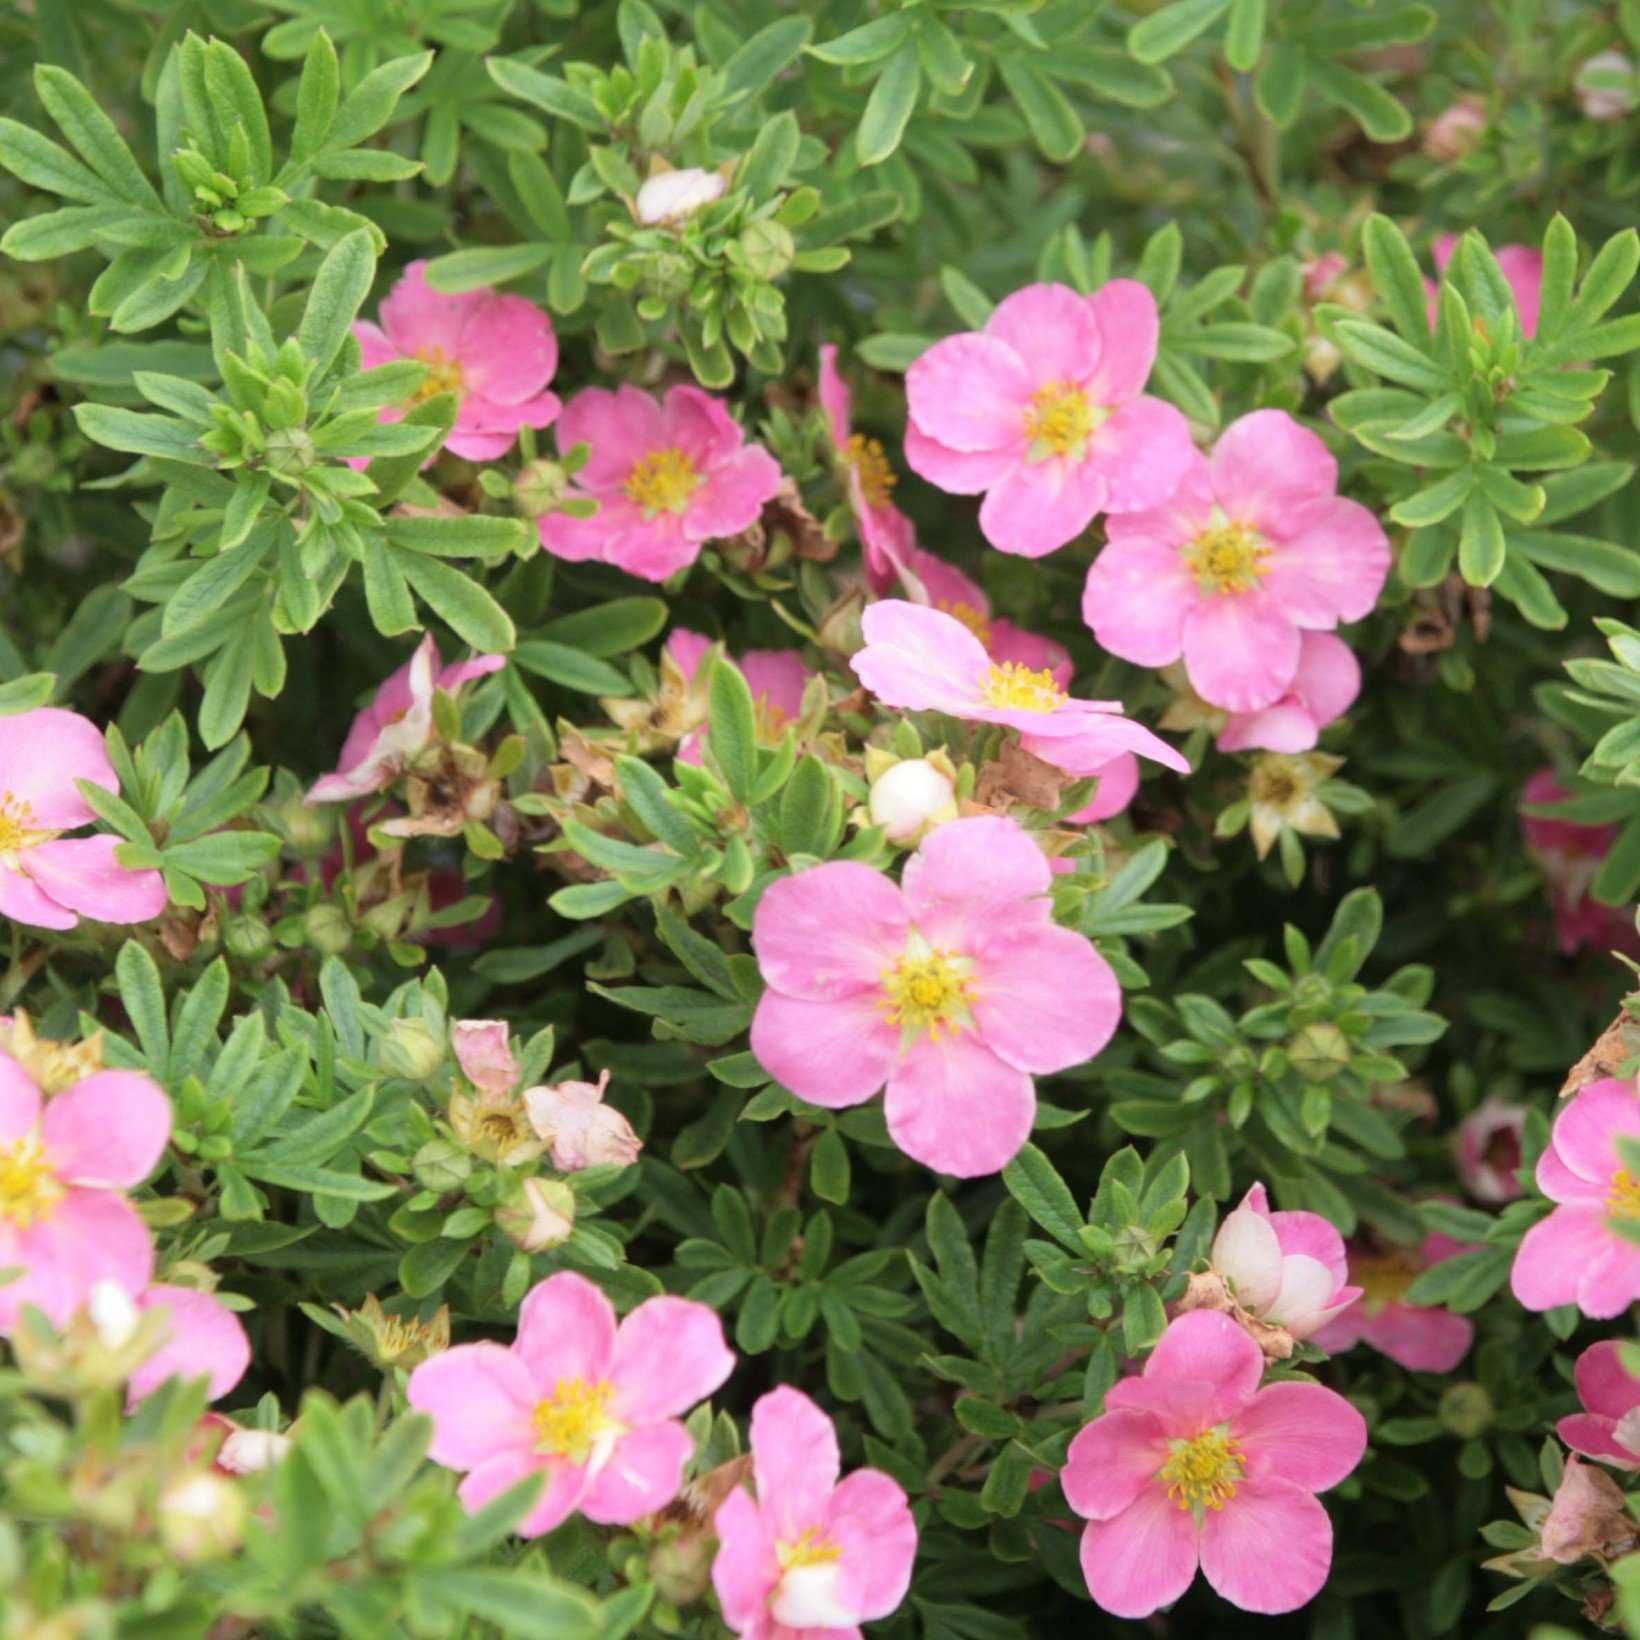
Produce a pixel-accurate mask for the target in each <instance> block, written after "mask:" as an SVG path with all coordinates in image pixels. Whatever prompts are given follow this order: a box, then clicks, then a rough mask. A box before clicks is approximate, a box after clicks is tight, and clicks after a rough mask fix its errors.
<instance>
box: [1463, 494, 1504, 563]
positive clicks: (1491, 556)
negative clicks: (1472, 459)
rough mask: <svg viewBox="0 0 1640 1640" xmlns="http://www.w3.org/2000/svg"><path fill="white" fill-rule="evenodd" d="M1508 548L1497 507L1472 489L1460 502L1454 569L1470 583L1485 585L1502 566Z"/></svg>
mask: <svg viewBox="0 0 1640 1640" xmlns="http://www.w3.org/2000/svg"><path fill="white" fill-rule="evenodd" d="M1508 550H1509V544H1508V541H1507V540H1506V539H1505V537H1504V533H1503V523H1502V520H1500V519H1499V517H1498V514H1497V509H1496V508H1495V507H1494V506H1493V505H1492V503H1491V502H1490V501H1489V500H1488V499H1487V498H1486V497H1485V496H1484V495H1482V494H1481V493H1480V491H1478V490H1476V491H1473V492H1471V494H1470V496H1469V498H1468V500H1466V501H1465V502H1464V504H1463V526H1462V528H1461V530H1460V532H1459V535H1458V570H1459V573H1460V574H1461V575H1462V576H1463V578H1464V580H1466V581H1467V582H1468V583H1469V584H1470V586H1472V587H1489V586H1491V584H1492V583H1493V582H1494V581H1495V580H1497V578H1498V573H1499V571H1501V570H1502V568H1503V560H1504V555H1505V554H1506V553H1507V552H1508Z"/></svg>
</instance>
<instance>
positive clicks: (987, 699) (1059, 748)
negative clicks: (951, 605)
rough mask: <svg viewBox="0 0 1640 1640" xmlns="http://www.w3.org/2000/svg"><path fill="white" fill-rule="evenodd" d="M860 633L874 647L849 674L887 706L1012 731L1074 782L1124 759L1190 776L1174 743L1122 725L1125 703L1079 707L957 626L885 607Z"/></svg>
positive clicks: (1049, 680)
mask: <svg viewBox="0 0 1640 1640" xmlns="http://www.w3.org/2000/svg"><path fill="white" fill-rule="evenodd" d="M860 630H861V632H862V633H863V634H864V636H865V640H866V642H865V647H864V648H863V649H861V650H859V651H858V652H857V653H856V654H855V655H854V657H853V659H852V660H850V662H849V665H850V666H852V667H853V668H854V672H855V675H856V676H857V677H858V678H859V680H860V682H861V683H863V684H864V685H865V686H866V688H867V689H869V690H870V691H871V692H872V694H874V695H875V696H876V697H877V698H878V700H880V701H882V703H883V704H884V705H885V706H899V707H903V708H905V709H906V710H908V711H913V712H944V713H945V714H946V715H947V716H949V717H954V718H961V719H963V720H964V721H965V722H969V723H1001V724H1005V725H1006V726H1007V727H1009V728H1011V729H1017V730H1018V731H1019V734H1020V743H1021V744H1022V745H1023V746H1024V748H1025V750H1026V751H1028V752H1031V753H1033V754H1034V755H1035V756H1037V757H1040V758H1042V759H1043V760H1044V761H1045V762H1048V763H1052V764H1054V765H1055V766H1056V767H1058V768H1061V769H1063V770H1065V772H1066V773H1067V774H1073V775H1089V774H1093V773H1095V772H1096V771H1097V770H1099V769H1101V768H1103V767H1104V766H1105V765H1106V764H1108V763H1110V762H1111V760H1112V759H1114V758H1116V757H1118V756H1120V755H1121V754H1122V753H1123V752H1137V753H1139V754H1140V756H1142V757H1148V758H1152V759H1154V760H1155V761H1156V762H1158V763H1161V764H1164V765H1166V767H1168V768H1170V769H1176V770H1178V771H1179V773H1181V774H1188V773H1189V771H1190V765H1189V764H1188V763H1187V762H1186V761H1185V760H1184V758H1183V757H1181V756H1180V755H1179V754H1178V753H1177V752H1176V751H1174V750H1173V748H1172V747H1171V746H1169V745H1168V744H1167V742H1166V741H1164V740H1159V739H1158V738H1157V737H1156V736H1155V735H1153V734H1152V733H1151V732H1150V730H1148V729H1146V728H1145V727H1144V726H1143V725H1142V724H1139V723H1135V722H1134V721H1133V719H1132V718H1129V717H1125V716H1123V714H1122V706H1121V702H1120V701H1114V700H1073V699H1072V698H1071V697H1070V696H1069V695H1067V694H1066V693H1065V691H1064V689H1063V688H1062V687H1061V686H1060V684H1058V683H1057V682H1056V681H1055V680H1054V677H1053V674H1052V673H1050V672H1047V671H1032V670H1031V669H1030V668H1028V667H1025V666H1022V665H1021V664H1020V663H1019V662H1018V661H1002V662H998V661H993V660H992V659H991V657H990V655H989V654H987V653H986V650H985V646H984V645H983V644H982V643H981V642H980V641H979V639H978V638H976V637H975V636H974V634H973V633H972V632H971V631H970V630H969V629H968V627H966V626H964V625H963V623H962V622H961V621H959V620H957V619H956V618H955V617H954V616H951V615H942V614H941V613H940V611H939V610H937V609H929V608H926V607H925V606H924V605H921V604H912V603H906V602H904V601H903V600H901V599H897V598H886V599H884V600H883V601H882V602H881V603H876V604H871V605H870V606H868V607H867V609H866V610H865V612H864V613H863V614H862V615H861V616H860Z"/></svg>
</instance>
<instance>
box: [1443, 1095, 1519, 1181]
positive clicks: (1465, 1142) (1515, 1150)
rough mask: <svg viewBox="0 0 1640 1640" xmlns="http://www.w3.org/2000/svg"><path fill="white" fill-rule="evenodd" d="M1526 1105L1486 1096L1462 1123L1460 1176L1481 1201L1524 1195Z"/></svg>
mask: <svg viewBox="0 0 1640 1640" xmlns="http://www.w3.org/2000/svg"><path fill="white" fill-rule="evenodd" d="M1525 1128H1526V1107H1525V1106H1524V1105H1511V1104H1508V1103H1506V1102H1505V1101H1504V1100H1502V1099H1486V1100H1483V1101H1482V1102H1481V1103H1480V1104H1479V1105H1477V1106H1476V1107H1475V1109H1474V1110H1472V1111H1471V1112H1470V1113H1469V1114H1468V1115H1467V1116H1466V1117H1464V1119H1463V1121H1462V1122H1460V1123H1459V1124H1458V1132H1457V1135H1456V1137H1455V1138H1454V1141H1453V1150H1454V1153H1455V1156H1456V1160H1457V1164H1458V1177H1459V1178H1460V1179H1461V1180H1462V1181H1463V1187H1464V1189H1465V1190H1467V1191H1468V1192H1469V1194H1470V1195H1471V1196H1473V1197H1474V1198H1475V1200H1476V1201H1478V1202H1485V1203H1486V1204H1487V1205H1488V1206H1489V1207H1497V1206H1500V1205H1501V1204H1502V1203H1504V1202H1512V1201H1513V1200H1514V1199H1515V1198H1516V1197H1517V1196H1519V1195H1520V1194H1521V1185H1520V1180H1519V1179H1518V1178H1516V1177H1515V1175H1516V1174H1517V1173H1518V1172H1519V1171H1520V1163H1521V1136H1522V1134H1523V1133H1524V1132H1525Z"/></svg>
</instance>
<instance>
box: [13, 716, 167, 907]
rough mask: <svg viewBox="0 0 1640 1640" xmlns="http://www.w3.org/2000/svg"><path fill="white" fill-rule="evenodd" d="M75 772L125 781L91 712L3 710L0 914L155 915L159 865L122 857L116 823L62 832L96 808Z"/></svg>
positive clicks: (97, 782) (84, 821)
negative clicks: (142, 865)
mask: <svg viewBox="0 0 1640 1640" xmlns="http://www.w3.org/2000/svg"><path fill="white" fill-rule="evenodd" d="M77 780H88V781H90V782H91V784H92V785H94V786H101V787H102V788H103V789H104V790H105V791H109V792H113V793H115V794H118V792H119V789H120V781H119V776H118V775H117V774H115V773H114V765H113V764H112V763H110V762H109V760H108V748H107V747H106V746H105V745H104V743H103V736H102V731H101V730H100V729H99V728H98V727H97V726H96V724H94V723H92V722H91V721H90V719H88V718H83V717H81V716H80V715H79V714H78V713H77V712H65V711H63V710H62V709H61V708H60V707H56V706H41V707H38V708H37V709H36V710H34V711H32V712H18V713H16V714H14V715H13V716H11V717H0V916H4V917H10V918H11V920H12V921H13V922H19V923H26V924H27V925H28V926H29V927H31V928H55V929H66V928H73V927H74V926H75V924H76V923H77V922H78V921H79V919H80V918H81V917H89V918H90V919H91V920H92V921H93V922H105V923H139V922H147V921H148V920H149V919H150V918H152V917H157V916H158V915H159V914H160V913H161V912H162V911H163V910H164V909H165V907H166V905H167V903H168V899H169V896H168V895H167V894H166V890H165V879H164V878H163V877H162V876H161V875H160V873H159V872H157V871H138V870H133V869H132V868H130V867H129V866H122V865H121V864H120V863H119V861H118V860H116V859H115V858H114V851H115V849H117V848H118V847H119V846H120V839H119V838H118V837H115V836H113V835H112V834H111V833H107V832H99V833H98V834H97V835H96V836H93V837H64V836H63V833H64V832H65V831H73V830H75V829H76V828H77V827H79V826H88V825H90V824H91V823H92V821H94V820H95V819H96V818H97V812H96V810H95V809H93V808H92V807H91V805H90V804H89V803H87V802H86V800H85V799H84V798H83V797H81V796H80V792H79V788H78V787H77V786H76V785H75V782H76V781H77Z"/></svg>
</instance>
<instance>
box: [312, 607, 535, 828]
mask: <svg viewBox="0 0 1640 1640" xmlns="http://www.w3.org/2000/svg"><path fill="white" fill-rule="evenodd" d="M506 664H507V658H506V656H505V655H474V656H473V658H472V659H471V660H465V661H453V662H451V664H450V665H448V666H441V665H440V664H439V653H438V645H437V644H435V643H434V642H433V635H432V633H431V632H429V633H428V634H427V635H426V636H425V637H424V638H423V639H422V640H421V642H420V643H419V644H417V645H416V649H415V653H414V654H413V655H411V657H410V659H409V660H407V661H406V662H405V663H404V665H403V666H401V667H400V668H399V669H398V670H397V671H396V672H394V673H392V674H391V675H390V676H389V677H388V678H387V680H386V681H385V682H384V683H383V684H382V686H381V687H380V688H379V689H378V690H377V691H376V693H375V696H374V698H373V699H372V700H371V702H370V704H369V705H368V706H367V707H365V709H364V710H363V711H362V712H360V713H359V714H358V715H357V716H356V717H355V718H354V719H353V727H352V728H351V729H349V730H348V732H347V739H346V740H345V741H343V742H342V756H341V761H340V762H339V763H338V765H337V767H336V772H335V773H334V774H327V775H325V776H323V777H322V778H321V779H319V780H317V781H315V782H314V784H313V788H312V789H311V790H310V791H309V792H308V794H307V798H306V801H307V802H309V803H347V802H351V801H352V800H353V799H354V798H356V797H367V796H368V795H369V794H370V793H371V792H379V791H382V790H384V789H385V788H386V787H388V786H391V785H392V784H393V782H394V781H395V780H397V779H398V778H399V776H400V775H401V774H403V773H404V771H405V769H406V767H407V766H408V765H409V763H410V761H411V760H412V759H413V758H414V757H415V756H416V754H417V753H418V752H421V751H424V750H425V749H426V748H427V747H428V746H429V745H430V744H431V743H432V740H433V692H434V691H435V690H443V692H444V693H445V694H447V695H453V694H455V693H456V691H457V690H458V689H460V688H461V686H462V685H463V684H464V683H469V682H471V681H472V679H474V678H482V677H484V676H486V675H487V674H488V673H491V672H495V671H499V670H500V669H501V668H502V667H503V666H505V665H506Z"/></svg>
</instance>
